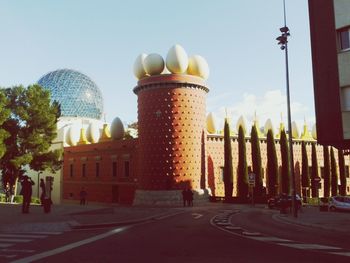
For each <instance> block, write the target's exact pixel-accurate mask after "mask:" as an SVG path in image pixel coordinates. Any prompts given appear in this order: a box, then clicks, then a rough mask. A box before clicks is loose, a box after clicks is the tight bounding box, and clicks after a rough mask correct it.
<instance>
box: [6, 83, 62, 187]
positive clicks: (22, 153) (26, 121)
mask: <svg viewBox="0 0 350 263" xmlns="http://www.w3.org/2000/svg"><path fill="white" fill-rule="evenodd" d="M5 95H6V97H7V99H8V101H9V103H8V106H7V108H8V109H9V110H10V112H11V114H10V116H9V118H7V120H6V121H5V122H4V123H3V128H4V129H5V130H6V131H7V132H8V133H9V134H10V136H9V137H8V138H7V139H6V140H5V143H6V153H5V154H4V156H3V158H2V159H1V160H0V169H1V172H2V174H3V175H4V176H3V181H6V182H9V183H10V184H12V185H13V184H14V183H15V181H16V179H17V178H18V177H19V176H21V175H22V174H23V172H24V168H25V167H27V166H29V168H31V169H32V170H34V171H39V172H40V171H43V170H46V169H49V170H51V171H56V170H57V169H59V168H60V166H61V161H60V156H61V153H62V151H61V150H50V147H51V145H52V142H53V140H54V139H55V138H56V136H57V120H58V118H59V116H60V107H59V105H58V104H57V103H56V102H53V103H51V100H50V93H49V91H48V90H45V89H43V88H41V87H40V86H39V85H31V86H29V87H28V88H26V89H25V88H24V87H23V86H16V87H13V88H9V89H6V90H5Z"/></svg>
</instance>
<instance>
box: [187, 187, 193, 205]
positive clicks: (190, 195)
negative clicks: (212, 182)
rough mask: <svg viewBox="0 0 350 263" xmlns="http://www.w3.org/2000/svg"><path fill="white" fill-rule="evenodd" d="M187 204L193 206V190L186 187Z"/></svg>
mask: <svg viewBox="0 0 350 263" xmlns="http://www.w3.org/2000/svg"><path fill="white" fill-rule="evenodd" d="M187 204H188V206H193V192H192V190H191V189H187Z"/></svg>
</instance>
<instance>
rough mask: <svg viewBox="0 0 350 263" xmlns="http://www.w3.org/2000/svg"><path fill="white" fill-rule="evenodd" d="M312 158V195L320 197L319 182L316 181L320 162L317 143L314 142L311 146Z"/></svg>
mask: <svg viewBox="0 0 350 263" xmlns="http://www.w3.org/2000/svg"><path fill="white" fill-rule="evenodd" d="M311 147H312V148H311V158H312V170H311V180H312V181H311V191H312V197H318V185H319V182H318V181H317V182H316V180H315V179H316V178H318V177H319V176H318V162H317V153H316V143H313V144H312V146H311Z"/></svg>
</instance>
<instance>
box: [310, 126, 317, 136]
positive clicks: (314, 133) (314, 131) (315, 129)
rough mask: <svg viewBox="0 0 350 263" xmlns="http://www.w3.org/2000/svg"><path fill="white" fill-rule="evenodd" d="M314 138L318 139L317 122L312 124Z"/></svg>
mask: <svg viewBox="0 0 350 263" xmlns="http://www.w3.org/2000/svg"><path fill="white" fill-rule="evenodd" d="M311 135H312V138H314V139H315V140H317V128H316V123H315V124H314V125H313V126H312V131H311Z"/></svg>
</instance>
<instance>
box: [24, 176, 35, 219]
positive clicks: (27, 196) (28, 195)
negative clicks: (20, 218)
mask: <svg viewBox="0 0 350 263" xmlns="http://www.w3.org/2000/svg"><path fill="white" fill-rule="evenodd" d="M21 185H22V189H21V195H22V196H23V202H22V213H23V214H28V213H29V206H30V201H31V199H32V186H33V185H34V182H33V181H32V179H30V178H29V177H28V176H26V175H25V176H23V180H22V182H21Z"/></svg>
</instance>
